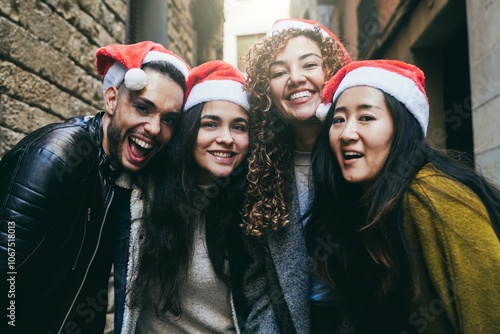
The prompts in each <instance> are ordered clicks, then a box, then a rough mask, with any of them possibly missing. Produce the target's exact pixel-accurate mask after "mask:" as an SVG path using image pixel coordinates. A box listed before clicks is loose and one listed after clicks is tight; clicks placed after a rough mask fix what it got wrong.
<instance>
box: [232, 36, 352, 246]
mask: <svg viewBox="0 0 500 334" xmlns="http://www.w3.org/2000/svg"><path fill="white" fill-rule="evenodd" d="M298 36H305V37H307V38H309V39H311V40H312V41H313V42H315V43H316V44H317V45H318V46H319V47H320V49H321V55H322V56H323V69H324V70H325V81H327V80H328V79H330V78H331V77H332V76H333V75H334V74H335V73H336V72H337V71H338V70H339V69H340V68H341V67H342V66H343V65H344V63H345V59H346V54H345V49H344V48H343V46H341V45H338V44H337V42H336V41H333V40H332V39H330V38H324V37H323V36H322V34H321V32H320V29H319V28H317V29H315V30H300V29H295V28H290V29H287V30H285V31H283V32H281V33H275V34H274V35H272V36H270V37H266V38H264V39H263V40H262V41H260V42H258V43H256V44H255V45H254V46H253V47H252V48H251V49H250V51H249V52H248V53H247V55H246V56H245V57H244V62H245V63H246V66H247V69H246V72H247V75H248V77H247V82H246V85H247V87H246V89H247V91H248V94H249V99H250V109H251V110H250V113H251V114H252V117H253V119H254V123H253V126H252V128H251V129H250V136H252V138H253V144H252V145H251V147H250V150H249V152H250V154H249V165H248V189H247V192H246V194H245V200H244V203H243V209H242V210H243V223H242V224H241V225H242V227H243V229H244V230H245V232H246V233H247V234H248V235H251V236H256V237H260V236H264V235H267V234H268V233H269V232H272V231H276V230H278V229H280V228H282V227H283V226H285V225H286V224H287V223H288V216H289V212H288V208H289V207H290V203H292V200H293V193H294V191H293V187H294V177H293V175H294V171H293V149H294V148H293V137H292V134H291V132H290V129H289V127H288V126H287V124H285V123H284V120H283V119H282V118H280V117H279V116H278V114H277V112H276V111H275V110H274V106H273V104H272V100H271V96H270V78H269V68H270V64H271V62H272V61H274V59H275V57H276V55H277V54H278V53H280V52H282V51H283V50H284V49H285V47H286V45H287V44H288V41H289V40H290V39H293V38H295V37H298Z"/></svg>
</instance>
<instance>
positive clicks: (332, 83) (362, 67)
mask: <svg viewBox="0 0 500 334" xmlns="http://www.w3.org/2000/svg"><path fill="white" fill-rule="evenodd" d="M424 82H425V76H424V73H423V72H422V70H420V69H419V68H418V67H416V66H414V65H411V64H407V63H404V62H402V61H399V60H360V61H353V62H351V63H350V64H347V65H345V66H344V67H343V68H341V69H340V70H339V71H338V72H337V73H336V74H335V75H334V76H333V77H332V78H331V79H330V80H328V82H327V83H326V84H325V87H323V91H322V100H323V101H322V103H321V104H320V106H319V107H318V109H317V111H316V116H317V117H318V118H319V119H320V120H323V119H324V118H325V116H326V114H327V112H328V110H329V109H330V106H331V104H332V102H334V101H336V100H337V98H338V97H339V96H340V94H342V93H343V92H344V91H345V90H346V89H348V88H351V87H357V86H370V87H373V88H377V89H380V90H381V91H383V92H385V93H387V94H389V95H392V96H393V97H394V98H396V99H397V100H398V101H399V102H401V103H402V104H404V105H405V106H406V108H408V110H409V111H410V112H411V113H412V114H413V116H414V117H415V118H416V119H417V121H418V123H419V124H420V126H421V127H422V131H423V132H424V136H425V134H426V133H427V125H428V123H429V102H428V100H427V94H426V93H425V83H424Z"/></svg>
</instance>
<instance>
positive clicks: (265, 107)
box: [242, 19, 350, 333]
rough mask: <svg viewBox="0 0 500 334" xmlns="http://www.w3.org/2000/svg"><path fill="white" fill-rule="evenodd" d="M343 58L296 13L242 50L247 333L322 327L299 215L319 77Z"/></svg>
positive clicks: (320, 291) (317, 286)
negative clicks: (247, 119) (249, 117)
mask: <svg viewBox="0 0 500 334" xmlns="http://www.w3.org/2000/svg"><path fill="white" fill-rule="evenodd" d="M349 61H350V57H349V55H348V53H347V51H346V50H345V48H344V46H343V45H342V44H341V43H340V42H339V40H338V38H337V37H336V36H335V35H334V34H333V33H332V32H330V31H329V30H328V29H326V28H325V27H324V26H322V25H321V24H319V23H317V22H314V21H310V20H302V19H283V20H278V21H276V22H275V24H274V25H273V27H272V28H271V30H270V32H269V33H268V36H267V37H265V38H264V39H263V40H262V41H260V42H258V43H256V44H255V45H254V46H253V47H252V48H251V50H250V51H249V53H248V54H247V56H246V64H247V75H248V77H247V90H248V93H249V96H250V108H251V111H252V112H253V114H254V115H255V119H254V120H255V127H253V128H252V129H251V136H252V138H253V139H254V140H255V141H254V144H253V145H252V146H251V148H250V154H249V171H248V182H249V187H248V191H247V193H246V195H245V200H244V206H243V224H242V225H243V228H244V230H245V231H246V233H247V235H249V236H250V237H249V238H247V248H248V249H249V252H250V253H251V255H252V257H253V262H252V263H251V265H250V267H249V269H248V271H247V273H246V275H245V282H244V289H245V295H246V298H247V299H248V302H249V305H250V306H251V312H250V315H249V317H248V321H247V331H248V332H250V333H310V332H312V333H316V332H318V331H316V329H315V328H316V327H319V328H321V327H324V326H323V325H322V324H319V323H317V322H316V321H315V320H314V319H315V318H316V316H318V315H320V314H323V313H324V312H328V310H329V308H330V307H331V304H332V299H331V298H330V293H329V291H327V290H324V284H322V282H321V280H319V278H317V277H313V276H312V275H311V271H310V266H309V259H308V255H307V249H306V245H305V240H304V236H303V226H302V224H301V223H300V222H299V220H300V218H301V215H302V214H304V212H305V210H306V209H307V206H308V201H309V196H310V194H309V189H310V187H309V163H310V152H311V150H312V147H313V145H314V142H315V140H316V136H317V133H318V131H319V127H320V122H319V121H318V119H317V118H316V117H315V112H316V108H317V107H318V105H319V104H320V102H321V96H320V93H321V90H322V89H323V86H324V84H325V82H326V80H328V79H329V78H330V77H331V76H332V75H333V74H334V73H335V72H336V71H337V70H338V69H339V68H340V67H341V66H342V65H344V64H345V63H347V62H349ZM310 301H311V302H312V303H310ZM310 304H311V305H312V306H313V307H312V308H311V310H312V312H311V314H312V319H313V321H310ZM323 318H324V317H319V316H318V319H323ZM310 322H311V323H312V330H311V328H310ZM325 330H326V331H327V330H328V329H327V328H325Z"/></svg>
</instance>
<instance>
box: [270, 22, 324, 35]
mask: <svg viewBox="0 0 500 334" xmlns="http://www.w3.org/2000/svg"><path fill="white" fill-rule="evenodd" d="M315 27H317V26H315V25H312V24H310V23H307V22H303V21H299V20H282V21H278V22H276V23H275V24H273V26H272V27H271V29H269V30H268V31H267V36H268V37H269V36H272V34H273V33H274V32H275V31H279V32H282V31H285V30H287V29H290V28H296V29H300V30H314V28H315ZM320 31H321V34H322V35H323V37H325V38H326V37H331V36H330V34H329V33H328V32H326V31H325V30H323V29H320Z"/></svg>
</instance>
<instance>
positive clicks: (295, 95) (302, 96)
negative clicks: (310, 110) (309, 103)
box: [288, 90, 312, 101]
mask: <svg viewBox="0 0 500 334" xmlns="http://www.w3.org/2000/svg"><path fill="white" fill-rule="evenodd" d="M311 95H312V93H311V92H310V91H307V90H304V91H301V92H297V93H293V94H290V95H289V96H288V100H289V101H295V100H301V99H307V98H308V97H310V96H311Z"/></svg>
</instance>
